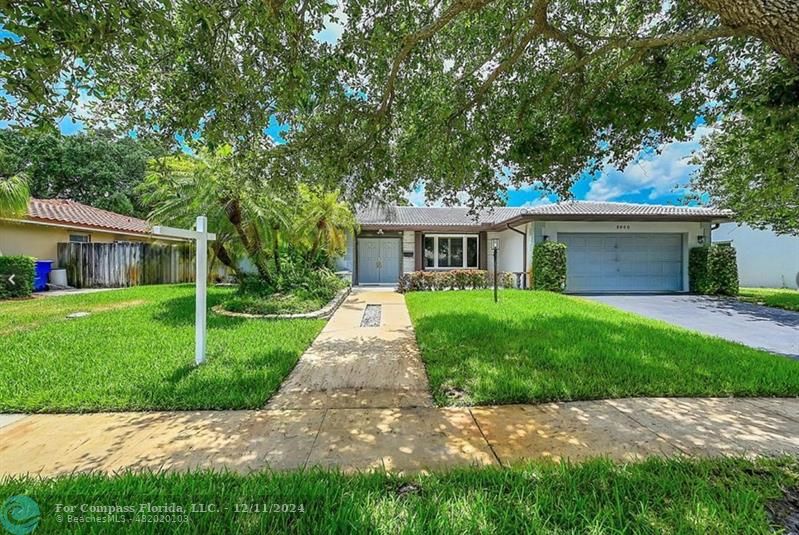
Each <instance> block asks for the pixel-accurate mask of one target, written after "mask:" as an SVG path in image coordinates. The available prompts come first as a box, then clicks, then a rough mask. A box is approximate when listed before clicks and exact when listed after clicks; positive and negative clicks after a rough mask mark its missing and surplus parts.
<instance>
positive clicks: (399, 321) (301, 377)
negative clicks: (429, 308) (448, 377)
mask: <svg viewBox="0 0 799 535" xmlns="http://www.w3.org/2000/svg"><path fill="white" fill-rule="evenodd" d="M367 305H372V306H370V307H369V309H370V310H369V313H368V314H366V317H365V316H364V312H365V310H366V307H367ZM375 305H376V306H375ZM378 316H379V317H378ZM370 320H371V321H370ZM362 324H364V325H376V326H362ZM432 406H433V401H432V398H431V396H430V391H429V388H428V384H427V375H426V373H425V370H424V366H423V365H422V361H421V358H420V356H419V348H418V346H417V345H416V337H415V335H414V331H413V326H412V324H411V319H410V316H409V315H408V309H407V307H406V306H405V297H404V296H403V295H401V294H398V293H395V292H387V291H369V290H362V289H355V290H354V291H353V292H352V293H351V294H350V296H349V297H348V298H347V299H346V300H345V301H344V303H342V305H341V306H340V307H339V308H338V310H337V311H336V312H335V313H334V314H333V317H332V318H330V321H329V322H328V323H327V325H326V326H325V327H324V329H323V330H322V332H321V333H320V334H319V336H318V337H317V338H316V340H314V342H313V344H311V347H309V348H308V350H307V351H306V352H305V353H304V354H303V355H302V357H300V360H299V362H298V363H297V366H296V367H295V368H294V370H293V371H292V373H291V374H290V375H289V377H288V378H287V379H286V381H285V382H284V383H283V385H282V386H281V388H280V390H279V391H278V393H277V394H275V395H274V396H273V397H272V399H271V400H270V401H269V403H268V404H267V407H266V408H267V409H334V408H335V409H341V408H402V407H432Z"/></svg>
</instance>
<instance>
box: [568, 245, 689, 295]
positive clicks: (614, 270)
mask: <svg viewBox="0 0 799 535" xmlns="http://www.w3.org/2000/svg"><path fill="white" fill-rule="evenodd" d="M558 241H561V242H563V243H565V244H566V246H567V250H566V257H567V263H566V278H567V280H566V290H567V291H569V292H678V291H682V289H683V287H682V271H683V270H682V266H683V258H682V256H683V255H682V235H681V234H558Z"/></svg>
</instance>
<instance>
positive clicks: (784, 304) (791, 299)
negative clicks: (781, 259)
mask: <svg viewBox="0 0 799 535" xmlns="http://www.w3.org/2000/svg"><path fill="white" fill-rule="evenodd" d="M738 298H739V299H740V300H741V301H747V302H749V303H757V304H759V305H766V306H770V307H777V308H784V309H786V310H794V311H796V312H799V290H792V289H790V288H741V291H740V293H739V295H738Z"/></svg>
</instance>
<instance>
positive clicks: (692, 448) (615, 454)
mask: <svg viewBox="0 0 799 535" xmlns="http://www.w3.org/2000/svg"><path fill="white" fill-rule="evenodd" d="M797 414H799V399H797V398H790V399H763V398H755V399H733V398H723V399H721V398H720V399H702V398H677V399H675V398H635V399H620V400H604V401H585V402H573V403H551V404H544V405H507V406H499V407H474V408H471V409H470V408H432V407H418V408H391V409H337V408H331V409H302V410H260V411H217V412H213V411H202V412H152V413H102V414H87V415H78V414H75V415H32V416H26V417H24V418H22V419H19V420H16V421H13V422H11V423H8V424H7V425H5V427H2V428H0V475H20V474H26V473H29V474H37V475H41V476H54V475H59V474H66V473H70V472H94V471H100V472H108V473H110V472H114V471H119V470H125V469H131V470H142V469H150V470H159V469H165V470H177V471H182V470H189V469H198V468H204V469H223V468H227V469H231V470H235V471H239V472H248V471H252V470H261V469H266V468H273V469H292V468H304V467H311V466H321V467H337V468H340V469H342V470H346V471H351V470H361V469H370V468H377V469H383V468H385V469H386V470H391V471H417V470H434V469H441V468H446V467H452V466H458V465H489V464H497V463H501V464H502V465H508V464H510V463H514V462H518V461H520V460H522V459H525V458H527V459H540V458H551V459H566V458H568V459H570V460H575V461H579V460H583V459H587V458H590V457H596V456H606V457H609V458H612V459H617V460H634V459H640V458H643V457H647V456H651V455H660V456H674V455H690V456H719V455H748V456H757V455H780V454H794V455H796V454H799V418H797V416H796V415H797Z"/></svg>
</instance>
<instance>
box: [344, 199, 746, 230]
mask: <svg viewBox="0 0 799 535" xmlns="http://www.w3.org/2000/svg"><path fill="white" fill-rule="evenodd" d="M356 216H357V220H358V223H359V224H360V225H361V226H362V227H364V228H367V229H369V228H385V229H399V228H419V229H435V228H460V227H469V228H485V229H490V228H496V227H500V226H504V225H505V224H507V223H511V222H514V223H515V222H520V221H524V220H533V219H586V220H591V219H594V220H598V219H613V218H618V219H627V220H630V219H639V220H642V221H646V220H710V219H727V218H729V217H730V216H731V214H730V212H729V211H727V210H720V209H717V208H707V207H700V206H668V205H655V204H633V203H620V202H594V201H565V202H560V203H553V204H543V205H539V206H532V207H526V208H508V207H495V208H486V209H481V210H478V211H477V212H476V213H474V214H470V213H469V209H468V208H463V207H445V208H441V207H428V206H383V207H366V208H363V207H362V208H359V209H358V210H357V212H356Z"/></svg>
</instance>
